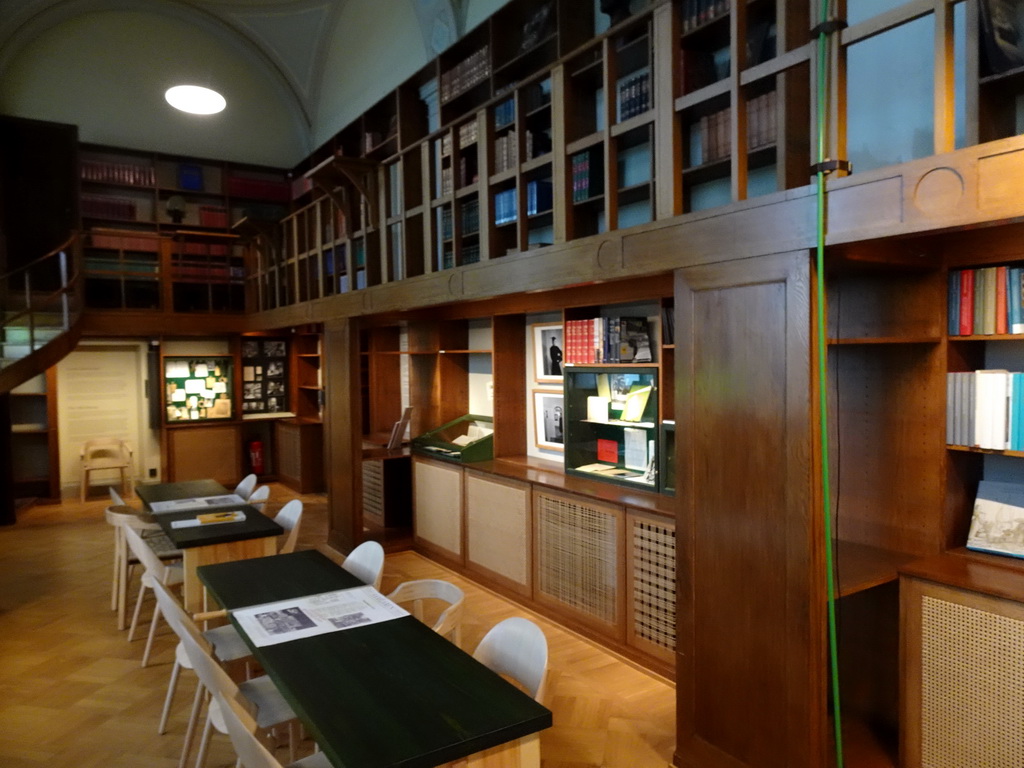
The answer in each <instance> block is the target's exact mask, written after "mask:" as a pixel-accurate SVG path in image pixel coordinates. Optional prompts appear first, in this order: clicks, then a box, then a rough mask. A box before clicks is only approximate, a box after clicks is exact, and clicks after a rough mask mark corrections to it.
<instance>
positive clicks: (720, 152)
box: [697, 107, 732, 165]
mask: <svg viewBox="0 0 1024 768" xmlns="http://www.w3.org/2000/svg"><path fill="white" fill-rule="evenodd" d="M731 122H732V108H731V107H726V108H725V109H720V110H719V111H717V112H712V113H711V114H710V115H702V116H701V118H700V120H699V121H698V124H697V131H698V142H699V146H700V162H701V164H702V165H703V164H704V163H713V162H714V161H716V160H721V159H722V158H725V157H729V155H730V154H732V140H731V136H730V125H731Z"/></svg>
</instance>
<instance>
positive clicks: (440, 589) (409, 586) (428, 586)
mask: <svg viewBox="0 0 1024 768" xmlns="http://www.w3.org/2000/svg"><path fill="white" fill-rule="evenodd" d="M388 598H389V599H390V600H392V601H393V602H395V603H412V604H413V611H412V614H413V616H415V617H416V618H417V619H419V620H420V621H423V615H424V614H423V601H424V600H440V601H442V602H444V603H447V607H445V609H444V610H443V611H441V613H440V614H439V615H438V617H437V618H436V619H435V620H434V624H433V627H432V629H433V630H434V631H435V632H437V633H438V634H439V635H444V636H445V637H449V636H454V637H453V639H454V640H455V643H456V645H457V644H458V642H459V627H460V625H461V623H462V608H463V604H464V602H465V599H466V595H465V593H464V592H463V591H462V590H461V589H459V588H458V587H457V586H455V585H454V584H452V583H451V582H450V581H443V580H441V579H417V580H415V581H406V582H404V583H402V584H399V585H398V587H397V588H396V589H395V590H394V591H393V592H392V593H391V594H390V595H388Z"/></svg>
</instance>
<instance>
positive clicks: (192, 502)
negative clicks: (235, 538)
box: [149, 493, 245, 515]
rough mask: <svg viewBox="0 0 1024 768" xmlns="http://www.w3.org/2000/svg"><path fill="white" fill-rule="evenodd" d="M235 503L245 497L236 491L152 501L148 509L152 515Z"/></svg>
mask: <svg viewBox="0 0 1024 768" xmlns="http://www.w3.org/2000/svg"><path fill="white" fill-rule="evenodd" d="M237 504H245V499H243V498H242V497H241V496H239V495H238V494H236V493H229V494H225V495H223V496H196V497H194V498H188V499H171V500H170V501H154V502H153V503H152V504H150V505H149V511H150V512H152V513H153V514H154V515H159V514H163V513H166V512H189V511H191V510H193V509H194V510H197V511H198V510H203V511H207V510H213V509H217V508H219V507H233V506H235V505H237Z"/></svg>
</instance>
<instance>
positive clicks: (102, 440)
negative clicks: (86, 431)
mask: <svg viewBox="0 0 1024 768" xmlns="http://www.w3.org/2000/svg"><path fill="white" fill-rule="evenodd" d="M81 456H82V461H84V462H90V463H94V462H101V463H102V464H103V465H104V466H109V467H117V466H119V465H124V466H127V465H128V464H129V463H130V462H131V457H132V450H131V448H129V447H128V444H127V443H126V442H125V441H124V440H122V439H120V438H119V437H95V438H93V439H91V440H86V441H85V442H84V443H83V444H82V453H81Z"/></svg>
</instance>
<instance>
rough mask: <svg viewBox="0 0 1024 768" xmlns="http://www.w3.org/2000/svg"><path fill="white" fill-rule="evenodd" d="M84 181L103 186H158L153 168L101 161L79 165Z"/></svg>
mask: <svg viewBox="0 0 1024 768" xmlns="http://www.w3.org/2000/svg"><path fill="white" fill-rule="evenodd" d="M79 165H80V168H81V174H82V180H83V181H96V182H99V183H101V184H127V185H130V186H133V187H153V186H156V176H155V173H154V171H153V167H152V166H145V165H135V164H133V163H108V162H103V161H100V160H82V162H81V163H80V164H79Z"/></svg>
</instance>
